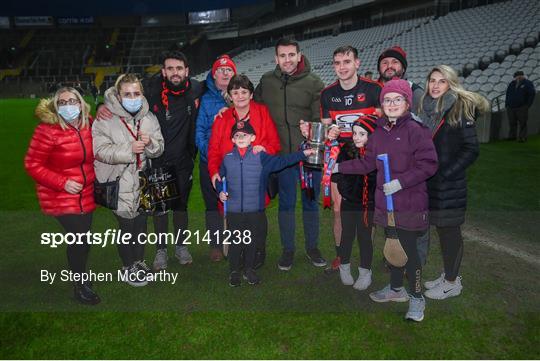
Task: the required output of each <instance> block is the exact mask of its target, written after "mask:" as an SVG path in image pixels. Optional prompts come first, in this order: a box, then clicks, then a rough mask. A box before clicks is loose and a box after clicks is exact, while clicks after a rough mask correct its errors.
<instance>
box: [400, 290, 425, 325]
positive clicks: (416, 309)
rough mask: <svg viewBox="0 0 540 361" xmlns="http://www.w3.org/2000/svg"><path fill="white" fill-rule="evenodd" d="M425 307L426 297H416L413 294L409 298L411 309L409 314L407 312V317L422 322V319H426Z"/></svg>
mask: <svg viewBox="0 0 540 361" xmlns="http://www.w3.org/2000/svg"><path fill="white" fill-rule="evenodd" d="M425 309H426V300H425V299H424V297H420V298H416V297H412V296H411V297H410V298H409V310H408V311H407V314H405V319H406V320H411V321H416V322H422V320H423V319H424V311H425Z"/></svg>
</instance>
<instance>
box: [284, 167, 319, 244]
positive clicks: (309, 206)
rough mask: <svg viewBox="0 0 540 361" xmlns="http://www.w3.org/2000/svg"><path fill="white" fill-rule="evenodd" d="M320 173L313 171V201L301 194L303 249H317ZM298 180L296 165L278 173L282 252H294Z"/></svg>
mask: <svg viewBox="0 0 540 361" xmlns="http://www.w3.org/2000/svg"><path fill="white" fill-rule="evenodd" d="M321 178H322V172H321V171H317V170H314V171H313V191H314V194H315V195H314V199H310V198H308V197H307V195H306V192H305V191H301V193H302V219H303V222H304V238H305V242H306V243H305V249H306V250H309V249H312V248H315V247H317V245H318V243H319V203H318V199H319V193H320V189H321V186H320V185H321ZM299 180H300V172H299V167H298V165H297V164H295V165H293V166H290V167H288V168H285V169H284V170H282V171H281V172H279V173H278V182H279V213H278V221H279V233H280V236H281V244H282V246H283V249H284V250H287V251H294V250H295V248H296V246H295V232H296V231H295V229H296V217H295V210H296V192H297V188H298V183H299Z"/></svg>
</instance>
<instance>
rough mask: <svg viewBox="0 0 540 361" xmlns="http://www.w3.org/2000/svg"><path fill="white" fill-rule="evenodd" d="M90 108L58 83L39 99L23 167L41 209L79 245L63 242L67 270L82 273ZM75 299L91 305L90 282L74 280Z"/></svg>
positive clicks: (89, 192)
mask: <svg viewBox="0 0 540 361" xmlns="http://www.w3.org/2000/svg"><path fill="white" fill-rule="evenodd" d="M89 112H90V106H89V105H88V104H87V103H85V101H84V100H83V98H82V96H81V94H80V93H79V92H78V91H77V90H75V89H74V88H69V87H62V88H60V89H58V90H57V91H56V93H55V94H54V96H53V97H52V98H51V99H42V100H41V101H40V102H39V104H38V106H37V108H36V111H35V114H36V116H37V117H38V119H39V120H40V121H41V123H40V124H39V125H38V126H37V127H36V130H35V131H34V135H33V136H32V140H31V141H30V146H29V148H28V152H27V153H26V157H25V158H24V167H25V169H26V171H27V172H28V174H29V175H30V176H31V177H32V178H33V179H34V180H35V181H36V189H37V196H38V200H39V204H40V206H41V210H42V211H43V212H44V213H45V214H47V215H50V216H53V217H55V218H56V219H57V220H58V222H59V223H60V225H61V226H62V227H63V228H64V230H65V232H66V233H73V234H76V235H77V237H80V239H81V240H82V244H78V243H74V244H69V245H68V246H67V260H68V265H69V269H70V270H71V271H72V272H73V273H76V274H79V275H81V274H83V273H85V272H86V265H87V261H88V255H89V252H90V244H89V241H90V240H89V239H88V237H87V235H85V234H86V233H87V232H89V231H90V228H91V226H92V215H93V212H94V210H95V208H96V204H95V203H94V180H95V178H96V175H95V173H94V153H93V152H92V131H91V125H90V122H91V119H90V115H89ZM73 293H74V296H75V299H76V300H77V301H78V302H80V303H83V304H87V305H95V304H98V303H99V302H100V298H99V296H98V295H97V294H96V293H95V292H94V290H93V289H92V284H91V283H90V282H75V284H74V285H73Z"/></svg>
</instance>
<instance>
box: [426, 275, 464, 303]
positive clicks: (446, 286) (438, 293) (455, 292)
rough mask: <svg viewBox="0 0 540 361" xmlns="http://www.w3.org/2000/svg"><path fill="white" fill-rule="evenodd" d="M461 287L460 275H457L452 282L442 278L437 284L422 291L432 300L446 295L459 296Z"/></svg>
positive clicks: (446, 296) (441, 298)
mask: <svg viewBox="0 0 540 361" xmlns="http://www.w3.org/2000/svg"><path fill="white" fill-rule="evenodd" d="M462 289H463V286H462V285H461V277H460V276H458V277H457V278H456V280H455V282H453V283H452V282H449V281H447V280H445V279H443V281H442V282H441V283H439V285H438V286H436V287H433V288H432V289H429V290H427V291H426V292H424V295H425V296H426V297H427V298H431V299H434V300H444V299H445V298H448V297H454V296H459V295H460V294H461V290H462Z"/></svg>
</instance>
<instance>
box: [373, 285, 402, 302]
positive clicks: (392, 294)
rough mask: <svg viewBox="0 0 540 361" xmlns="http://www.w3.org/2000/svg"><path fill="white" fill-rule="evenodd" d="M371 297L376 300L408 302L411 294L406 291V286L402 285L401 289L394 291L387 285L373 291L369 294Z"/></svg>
mask: <svg viewBox="0 0 540 361" xmlns="http://www.w3.org/2000/svg"><path fill="white" fill-rule="evenodd" d="M369 298H371V299H372V300H373V301H375V302H379V303H382V302H390V301H392V302H407V301H408V300H409V295H408V294H407V291H405V288H403V287H400V288H399V290H397V291H394V290H393V289H392V287H390V285H389V284H388V285H386V287H384V288H383V289H381V290H378V291H375V292H371V293H370V294H369Z"/></svg>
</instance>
